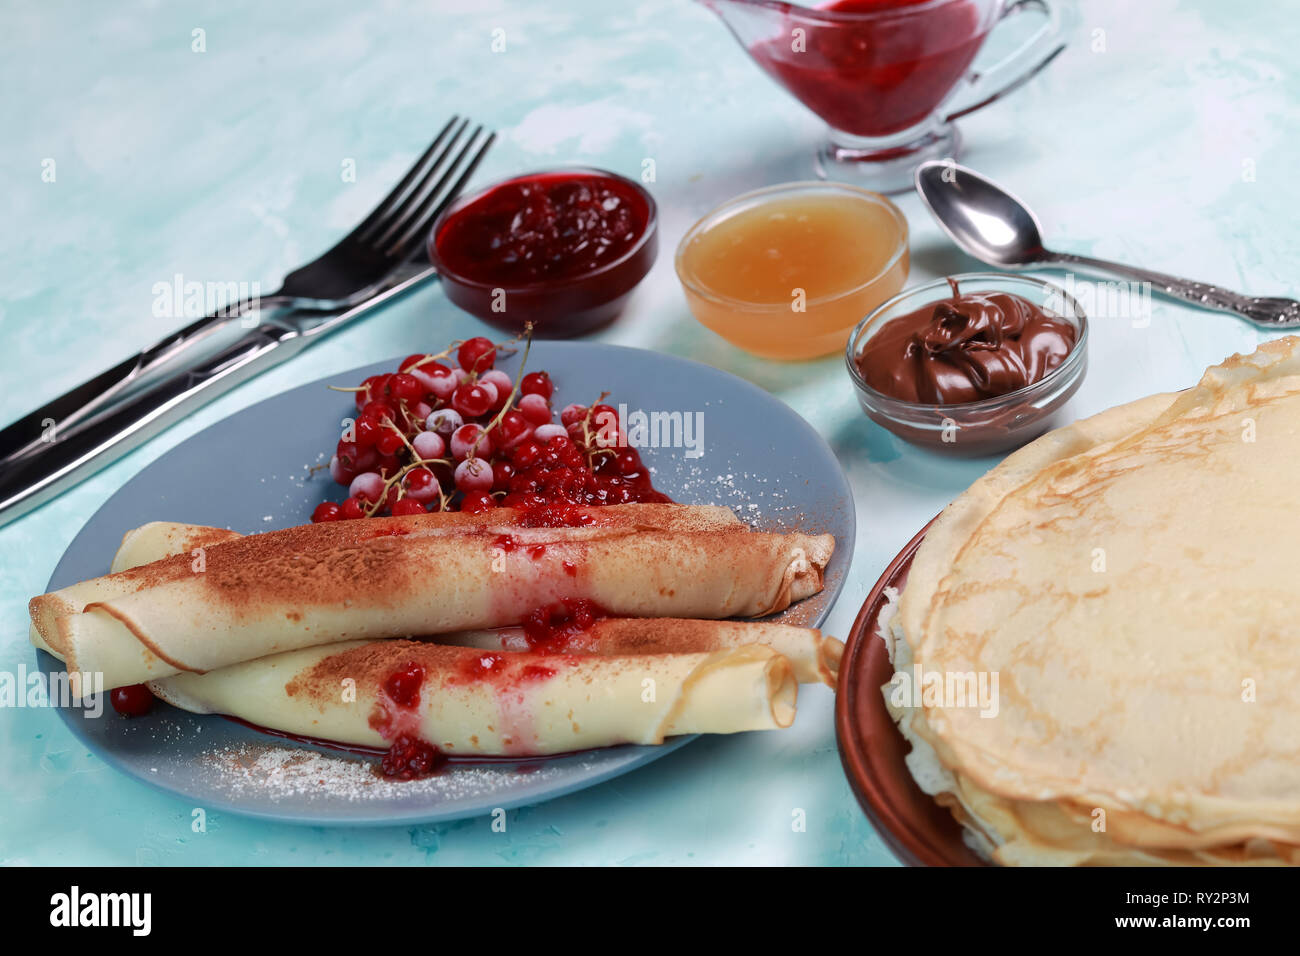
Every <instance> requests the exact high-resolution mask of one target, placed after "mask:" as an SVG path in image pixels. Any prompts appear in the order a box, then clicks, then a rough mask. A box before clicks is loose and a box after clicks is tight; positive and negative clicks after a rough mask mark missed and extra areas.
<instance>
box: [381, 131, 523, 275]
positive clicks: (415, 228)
mask: <svg viewBox="0 0 1300 956" xmlns="http://www.w3.org/2000/svg"><path fill="white" fill-rule="evenodd" d="M480 134H486V136H485V138H484V139H483V140H482V142H481V143H480V144H479V146H478V148H477V149H476V150H473V155H471V150H472V149H473V147H474V143H475V140H477V139H478V137H479V135H480ZM496 137H497V134H496V133H495V132H493V131H492V130H488V129H485V128H484V127H483V126H481V125H480V126H478V127H476V128H475V129H474V132H473V133H472V134H470V138H469V139H468V140H467V141H466V143H465V146H464V148H463V149H462V150H461V152H460V155H458V156H457V157H456V160H455V162H453V163H452V164H451V166H449V167H448V168H447V171H446V172H445V173H444V174H443V175H442V177H441V178H440V179H439V180H438V182H437V183H436V184H434V187H433V189H432V190H431V191H430V193H429V195H428V196H427V197H426V198H425V200H424V201H423V202H422V203H420V205H419V207H418V208H417V209H416V210H415V211H414V212H413V213H410V214H409V215H407V216H406V219H405V221H406V224H407V225H406V228H405V229H404V230H403V231H402V232H401V233H400V234H399V235H398V236H397V238H396V239H394V240H393V241H392V243H391V244H389V245H387V246H386V247H385V248H384V254H385V255H387V256H392V257H397V258H405V257H406V256H408V255H410V254H411V253H412V252H414V251H415V247H416V246H417V245H418V244H419V243H420V242H421V241H423V238H424V234H425V233H426V232H427V231H428V229H429V226H430V225H431V224H432V223H433V220H434V219H436V218H437V217H438V214H439V213H441V212H442V211H443V210H444V209H445V208H447V206H448V205H449V204H450V203H451V202H452V201H453V200H455V198H456V197H457V196H459V195H460V192H461V190H462V189H463V188H464V186H465V183H466V182H468V181H469V178H470V176H472V175H474V170H476V169H477V168H478V166H479V163H481V162H482V161H483V157H484V156H485V155H487V151H488V148H489V147H490V146H491V145H492V144H493V143H494V142H495V141H496ZM467 157H468V160H469V161H468V163H466V165H465V168H464V169H463V170H461V172H460V175H459V176H457V177H456V180H455V182H454V183H452V184H451V186H450V187H449V188H444V187H445V186H446V184H447V182H448V181H449V180H450V179H451V178H452V177H453V176H455V175H456V171H457V169H458V168H459V167H460V165H461V163H462V162H464V161H465V160H466V158H467Z"/></svg>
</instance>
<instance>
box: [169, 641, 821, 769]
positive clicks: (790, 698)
mask: <svg viewBox="0 0 1300 956" xmlns="http://www.w3.org/2000/svg"><path fill="white" fill-rule="evenodd" d="M149 686H150V689H151V690H152V691H153V692H154V693H155V694H157V695H158V696H159V697H161V698H162V699H163V700H166V701H168V702H169V703H171V704H174V705H175V706H177V707H180V708H182V709H184V710H189V711H193V712H195V713H219V714H227V715H231V716H236V717H239V718H240V719H242V720H246V721H249V722H250V723H253V724H256V725H259V726H262V727H268V728H271V729H274V730H277V731H280V732H283V733H291V734H298V735H304V736H310V737H316V738H321V739H324V740H329V741H334V742H338V743H344V744H356V745H361V746H372V747H387V746H390V745H391V744H393V743H394V742H396V741H399V740H400V739H401V738H403V737H405V738H410V739H418V740H422V741H427V742H429V743H431V744H433V745H434V746H435V747H437V748H438V749H439V750H442V751H444V752H446V753H448V754H461V755H475V756H504V755H520V756H522V755H528V756H534V755H542V754H554V753H564V752H568V751H573V750H586V749H590V748H594V747H607V746H612V745H615V744H622V743H635V744H657V743H662V742H663V740H664V738H665V737H671V736H675V735H677V734H692V733H715V734H719V733H738V732H741V731H746V730H770V729H777V728H782V727H788V726H790V724H791V723H792V722H793V721H794V715H795V703H796V697H797V694H798V684H797V683H796V681H795V679H794V674H793V671H792V669H791V667H790V664H789V662H788V661H787V660H786V659H785V658H784V657H782V656H781V655H780V654H778V653H776V652H775V651H773V650H772V649H771V648H769V647H762V646H759V645H750V646H746V647H737V648H729V649H726V650H721V651H715V652H713V653H711V654H652V655H642V656H635V657H604V656H600V655H569V654H560V655H557V654H535V653H506V652H497V653H493V652H490V651H483V650H478V649H475V648H469V647H450V646H447V645H443V644H431V643H426V642H422V641H401V640H397V641H357V642H350V643H347V644H342V645H340V644H335V645H332V646H328V647H312V648H306V649H303V650H298V651H289V652H287V653H284V654H277V655H275V656H273V657H268V658H264V659H262V660H257V661H249V662H247V663H243V664H235V665H233V666H231V667H225V668H222V669H221V670H218V671H213V672H212V673H210V674H180V675H177V676H174V677H169V678H166V679H165V680H160V681H153V682H151V683H150V685H149Z"/></svg>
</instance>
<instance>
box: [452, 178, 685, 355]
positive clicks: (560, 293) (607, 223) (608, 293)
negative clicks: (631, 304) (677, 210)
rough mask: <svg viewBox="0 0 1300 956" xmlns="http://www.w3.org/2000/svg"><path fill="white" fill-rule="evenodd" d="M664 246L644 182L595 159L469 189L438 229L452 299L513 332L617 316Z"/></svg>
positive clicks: (579, 328) (552, 334)
mask: <svg viewBox="0 0 1300 956" xmlns="http://www.w3.org/2000/svg"><path fill="white" fill-rule="evenodd" d="M658 251H659V227H658V213H657V210H656V208H655V201H654V199H653V198H652V197H651V195H650V193H649V192H647V191H646V189H645V188H644V187H642V186H641V184H640V183H636V182H633V181H632V180H630V179H627V178H626V177H624V176H619V175H617V174H616V173H611V172H607V171H605V170H603V169H594V168H591V167H587V166H571V167H563V168H559V169H548V170H543V171H541V172H535V173H528V174H527V175H524V176H516V177H514V178H513V179H507V180H505V181H503V182H499V183H496V184H494V185H492V186H489V187H487V188H486V189H484V190H481V191H480V192H477V193H474V194H473V195H470V196H465V197H463V198H461V199H459V200H457V201H456V202H455V203H453V204H452V205H451V206H449V207H448V208H447V209H446V211H444V212H443V214H442V215H441V216H439V217H438V219H437V220H436V221H435V222H434V224H433V230H432V232H431V233H430V236H429V259H430V261H431V262H432V263H433V265H434V266H435V267H436V268H437V270H438V274H439V275H440V276H441V278H442V284H443V288H445V289H446V292H447V298H449V299H451V301H452V302H454V303H456V305H458V306H460V307H461V308H462V309H464V310H465V311H466V312H469V313H471V314H473V315H476V316H478V317H479V318H480V319H482V320H483V321H484V322H487V323H488V324H489V325H493V326H496V327H497V328H499V329H504V330H505V331H507V332H513V333H518V332H521V331H523V328H524V325H525V323H528V322H531V323H533V330H534V333H535V334H536V335H537V336H539V337H542V338H565V337H568V336H574V335H583V334H585V333H587V332H591V331H593V330H594V329H598V328H600V327H601V326H602V325H605V324H607V323H608V322H610V321H612V320H613V319H614V318H616V317H617V316H618V314H619V313H620V312H621V311H622V310H623V306H624V305H625V304H626V303H627V299H628V296H630V295H631V294H632V290H633V289H634V288H636V285H637V283H639V282H640V281H641V280H642V279H644V278H645V276H646V273H648V272H649V271H650V267H651V266H652V265H653V264H654V261H655V255H656V253H657V252H658Z"/></svg>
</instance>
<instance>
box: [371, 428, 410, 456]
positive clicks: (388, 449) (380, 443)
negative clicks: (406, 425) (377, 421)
mask: <svg viewBox="0 0 1300 956" xmlns="http://www.w3.org/2000/svg"><path fill="white" fill-rule="evenodd" d="M404 444H406V443H405V442H404V441H402V433H401V432H399V431H398V430H397V429H396V428H394V427H392V426H391V425H388V426H386V427H385V428H384V429H383V431H381V432H380V433H379V437H378V438H376V439H375V450H376V451H377V452H379V454H381V455H396V454H397V452H398V450H399V449H401V447H402V446H403V445H404Z"/></svg>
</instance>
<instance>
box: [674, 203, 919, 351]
mask: <svg viewBox="0 0 1300 956" xmlns="http://www.w3.org/2000/svg"><path fill="white" fill-rule="evenodd" d="M907 237H908V233H907V219H906V218H905V217H904V216H903V213H902V212H901V211H900V210H899V208H898V207H897V206H895V205H894V204H893V203H892V202H890V201H889V200H888V199H886V198H885V197H884V196H881V195H879V194H878V193H873V192H869V191H867V190H865V189H858V188H857V187H855V186H847V185H844V184H842V183H833V182H798V183H784V184H782V185H778V186H768V187H767V188H765V189H758V190H755V191H754V192H749V193H744V194H743V195H740V196H737V197H736V198H734V199H731V200H728V201H727V202H725V203H723V204H722V205H721V206H719V207H717V208H716V209H714V210H713V211H712V212H710V213H709V214H708V215H707V216H705V217H704V218H703V219H701V220H700V221H699V222H697V223H696V224H695V225H693V226H692V227H691V228H690V229H689V230H687V232H686V235H685V236H683V237H682V241H681V243H680V244H679V245H678V246H677V257H676V266H677V277H678V278H679V279H680V280H681V283H682V288H683V290H685V293H686V302H687V305H689V306H690V310H691V313H692V314H693V315H694V316H695V318H696V319H698V320H699V321H700V323H701V324H702V325H704V326H706V327H707V328H710V329H712V330H713V331H714V332H716V333H717V334H718V335H720V336H722V337H723V338H724V339H726V340H727V341H728V342H730V343H732V344H733V345H735V346H738V347H739V348H742V349H744V350H745V351H746V352H750V353H752V354H754V355H759V356H762V357H763V358H772V359H787V360H798V359H812V358H818V357H820V356H824V355H831V354H833V353H835V352H842V351H843V350H844V345H845V343H846V342H847V341H848V337H849V332H850V330H852V328H853V326H855V325H856V324H857V323H858V322H859V321H860V320H861V319H862V317H863V316H864V315H866V314H868V313H869V312H871V311H872V310H873V309H875V308H876V306H878V305H880V303H882V302H884V301H885V300H886V299H888V298H890V297H891V296H893V295H895V294H896V293H897V292H898V291H899V290H900V289H901V288H902V287H903V283H904V282H906V281H907V271H908V266H909V257H908V246H907Z"/></svg>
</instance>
